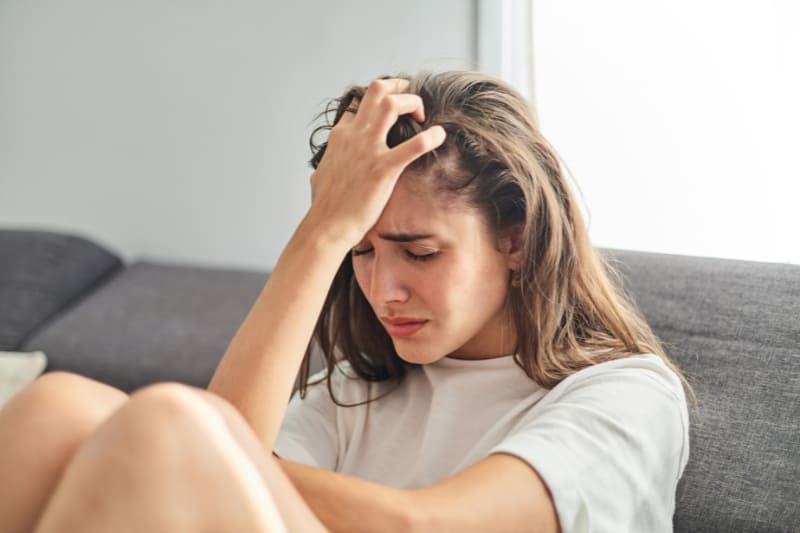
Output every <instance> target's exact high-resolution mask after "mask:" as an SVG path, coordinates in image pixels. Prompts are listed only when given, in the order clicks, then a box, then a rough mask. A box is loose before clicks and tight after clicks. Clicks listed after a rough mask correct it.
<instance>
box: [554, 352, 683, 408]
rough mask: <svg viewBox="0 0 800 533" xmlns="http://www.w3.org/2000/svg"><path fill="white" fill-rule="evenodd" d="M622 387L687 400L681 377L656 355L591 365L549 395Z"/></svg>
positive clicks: (631, 357) (562, 383)
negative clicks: (593, 388) (585, 388)
mask: <svg viewBox="0 0 800 533" xmlns="http://www.w3.org/2000/svg"><path fill="white" fill-rule="evenodd" d="M625 385H628V386H629V388H633V389H642V390H647V391H654V392H659V393H662V394H667V395H669V396H671V397H673V398H674V399H675V400H677V401H678V402H680V403H685V401H686V397H685V394H684V391H683V384H682V383H681V380H680V378H679V377H678V375H677V374H676V373H675V372H674V371H673V370H672V369H671V368H670V367H669V366H668V365H667V364H666V363H665V362H664V360H663V359H662V358H661V357H659V356H658V355H655V354H637V355H631V356H629V357H623V358H620V359H614V360H613V361H605V362H602V363H598V364H596V365H592V366H590V367H587V368H584V369H582V370H580V371H578V372H576V373H575V374H573V375H571V376H569V377H567V378H566V379H564V381H562V382H561V383H559V384H558V385H557V386H556V387H554V388H553V389H552V391H551V392H553V393H557V394H556V396H558V395H560V394H564V393H567V392H569V391H572V390H574V389H577V388H584V387H598V388H607V389H616V388H618V387H620V386H622V387H623V388H625Z"/></svg>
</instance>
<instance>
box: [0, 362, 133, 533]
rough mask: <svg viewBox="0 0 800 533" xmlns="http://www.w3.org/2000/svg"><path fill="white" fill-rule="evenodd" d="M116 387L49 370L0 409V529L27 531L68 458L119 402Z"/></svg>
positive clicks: (121, 399)
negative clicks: (49, 371)
mask: <svg viewBox="0 0 800 533" xmlns="http://www.w3.org/2000/svg"><path fill="white" fill-rule="evenodd" d="M127 398H128V396H127V395H126V394H125V393H123V392H122V391H120V390H117V389H115V388H113V387H109V386H108V385H104V384H102V383H99V382H97V381H93V380H90V379H87V378H84V377H81V376H78V375H76V374H69V373H66V372H51V373H48V374H45V375H43V376H41V377H40V378H38V379H37V380H36V381H34V382H33V383H32V384H31V385H29V386H28V387H27V388H25V389H23V390H22V391H20V392H19V393H18V394H17V395H16V396H14V397H13V398H12V399H11V400H10V401H9V402H8V403H7V404H6V405H5V406H4V408H3V409H2V410H0V452H2V453H0V472H1V473H2V474H0V531H3V532H8V533H17V532H19V533H22V532H28V531H32V530H33V527H34V525H35V523H36V520H37V518H38V517H39V515H40V514H41V512H42V510H43V509H44V507H45V504H46V503H47V500H48V499H49V498H50V496H51V494H52V493H53V490H54V489H55V487H56V484H57V483H58V480H59V479H60V478H61V475H62V473H63V471H64V468H65V467H66V465H67V463H68V462H69V460H70V459H71V458H72V456H73V455H74V453H75V451H76V450H77V449H78V447H79V446H80V445H81V444H82V443H83V441H84V440H85V439H86V438H87V437H88V436H89V435H90V434H92V433H93V432H94V431H95V429H97V427H98V426H99V425H100V424H101V423H102V422H103V421H104V420H106V419H107V418H108V417H109V416H110V415H111V413H112V412H114V411H115V410H116V409H117V408H118V407H119V406H120V405H122V403H123V402H125V400H127Z"/></svg>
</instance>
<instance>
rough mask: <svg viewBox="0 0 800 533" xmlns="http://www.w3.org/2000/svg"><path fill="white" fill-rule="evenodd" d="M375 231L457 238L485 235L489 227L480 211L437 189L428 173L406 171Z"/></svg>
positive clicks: (460, 199)
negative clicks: (483, 233)
mask: <svg viewBox="0 0 800 533" xmlns="http://www.w3.org/2000/svg"><path fill="white" fill-rule="evenodd" d="M373 230H375V231H376V232H377V233H433V234H436V235H437V236H441V237H451V238H456V237H460V236H463V234H464V233H475V232H481V233H482V232H484V231H485V230H486V227H485V223H484V220H483V217H482V216H481V214H480V212H479V211H478V210H477V209H476V208H475V207H473V206H471V205H469V204H468V203H467V201H466V200H465V199H464V198H463V197H461V196H459V195H457V194H449V193H445V192H441V191H438V190H436V188H435V187H434V186H433V185H432V183H431V179H430V176H428V175H426V174H425V173H420V172H412V171H406V172H404V173H403V174H402V175H401V176H400V179H399V180H398V182H397V184H396V185H395V188H394V191H393V192H392V196H391V197H390V198H389V201H388V203H387V204H386V207H385V208H384V210H383V213H382V214H381V217H380V218H379V219H378V222H377V223H376V224H375V227H374V228H373Z"/></svg>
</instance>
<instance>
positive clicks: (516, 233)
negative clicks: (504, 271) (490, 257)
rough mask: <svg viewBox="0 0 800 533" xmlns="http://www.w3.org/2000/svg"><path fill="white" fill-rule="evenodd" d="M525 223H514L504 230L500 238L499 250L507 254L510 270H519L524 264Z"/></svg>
mask: <svg viewBox="0 0 800 533" xmlns="http://www.w3.org/2000/svg"><path fill="white" fill-rule="evenodd" d="M524 227H525V226H524V224H522V223H519V224H514V225H513V226H511V227H510V228H508V229H506V230H504V231H503V232H502V233H501V234H500V238H499V239H498V250H500V251H501V252H502V253H503V254H504V255H505V256H506V263H507V264H508V269H509V270H519V267H520V265H521V264H522V248H523V244H524V243H523V239H522V237H523V233H524V231H523V230H524Z"/></svg>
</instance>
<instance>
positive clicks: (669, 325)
mask: <svg viewBox="0 0 800 533" xmlns="http://www.w3.org/2000/svg"><path fill="white" fill-rule="evenodd" d="M609 256H610V257H611V258H613V259H614V260H615V264H616V266H617V267H618V268H619V270H620V271H621V272H622V274H623V276H624V278H625V282H626V283H625V284H626V286H627V288H628V289H629V290H630V292H632V294H633V296H634V299H635V301H636V302H637V304H638V305H639V307H640V309H641V310H642V312H643V314H644V315H645V317H646V318H647V320H648V322H649V323H650V325H651V326H652V327H653V329H654V330H655V332H656V334H657V335H658V336H659V337H660V338H661V339H662V341H663V342H664V344H665V348H666V350H667V352H668V354H669V355H670V356H671V357H672V358H673V360H675V361H676V362H677V364H678V366H679V367H681V369H682V370H683V371H684V372H685V374H686V375H687V376H688V378H689V381H690V382H691V383H692V385H693V387H694V388H695V392H696V393H697V395H698V400H699V401H698V405H697V406H696V408H695V409H690V414H691V428H690V434H691V444H690V458H689V463H688V465H687V467H686V471H685V472H684V476H683V478H682V480H681V483H680V485H679V486H678V494H677V500H676V502H677V512H676V514H675V518H674V524H675V531H788V529H787V528H788V527H789V525H790V524H794V525H795V526H796V525H798V524H800V506H798V505H797V502H798V501H800V488H799V487H800V485H798V482H797V480H798V479H800V320H799V317H800V266H792V265H788V264H772V263H755V262H747V261H731V260H724V259H708V258H699V257H685V256H674V255H664V254H653V253H644V252H623V251H609Z"/></svg>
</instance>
